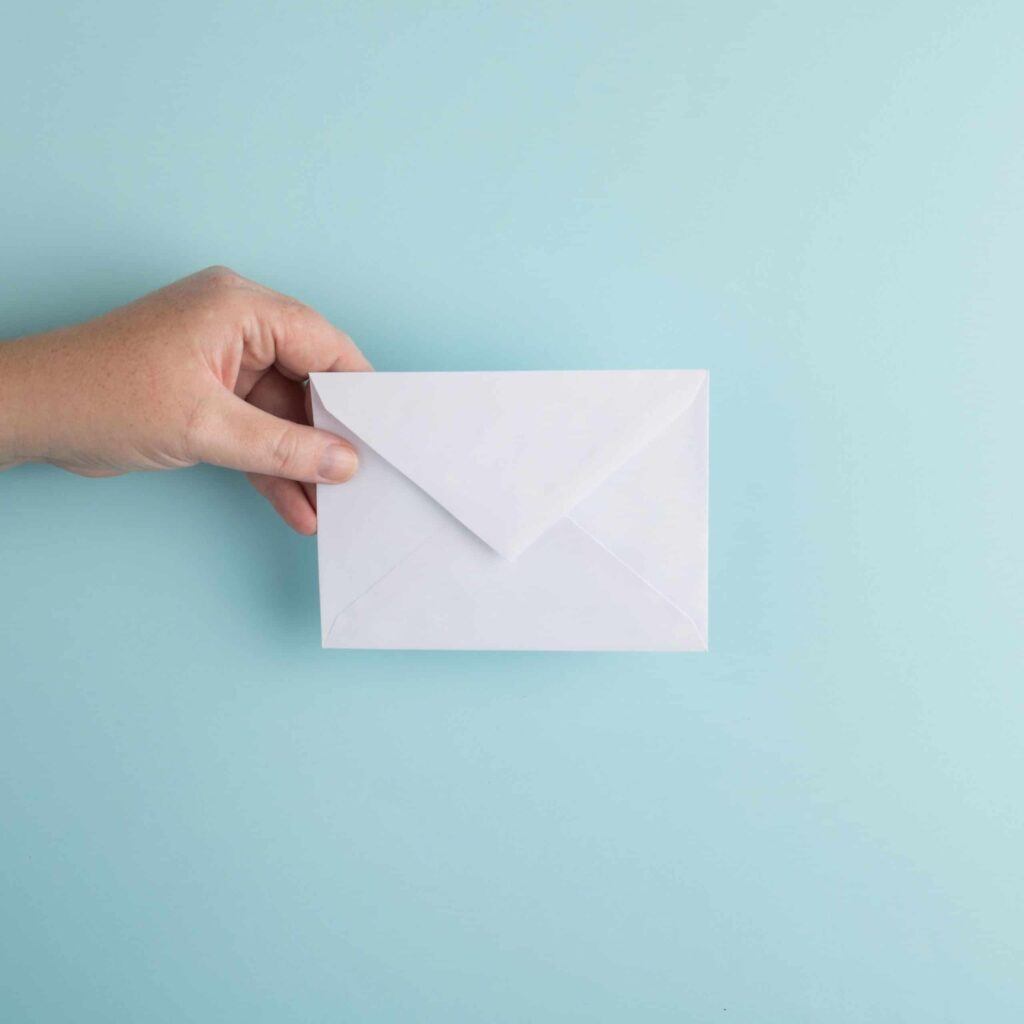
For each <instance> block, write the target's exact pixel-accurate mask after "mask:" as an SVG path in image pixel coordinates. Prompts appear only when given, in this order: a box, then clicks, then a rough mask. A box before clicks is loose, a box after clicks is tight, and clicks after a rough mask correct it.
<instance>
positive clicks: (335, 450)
mask: <svg viewBox="0 0 1024 1024" xmlns="http://www.w3.org/2000/svg"><path fill="white" fill-rule="evenodd" d="M358 465H359V459H358V457H357V456H356V453H355V452H354V451H353V450H352V449H351V448H346V447H345V445H343V444H330V445H328V446H327V447H326V448H325V449H324V453H323V455H321V456H320V468H319V473H320V479H321V480H323V482H324V483H327V484H343V483H344V482H345V481H346V480H348V479H349V478H350V477H351V476H352V474H353V473H354V472H355V471H356V466H358Z"/></svg>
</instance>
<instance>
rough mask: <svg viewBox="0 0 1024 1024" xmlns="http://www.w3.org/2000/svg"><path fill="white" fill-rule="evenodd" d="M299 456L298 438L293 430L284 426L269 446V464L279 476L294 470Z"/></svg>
mask: <svg viewBox="0 0 1024 1024" xmlns="http://www.w3.org/2000/svg"><path fill="white" fill-rule="evenodd" d="M298 456H299V439H298V437H297V436H296V433H295V431H293V430H289V429H287V428H285V429H284V430H282V431H280V433H278V435H277V437H275V438H274V440H273V442H272V443H271V448H270V464H271V466H272V467H273V468H274V470H275V472H276V473H277V474H278V475H279V476H284V475H286V474H287V473H288V472H289V471H294V469H295V465H296V461H297V459H298Z"/></svg>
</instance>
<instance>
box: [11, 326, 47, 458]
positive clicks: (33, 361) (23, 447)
mask: <svg viewBox="0 0 1024 1024" xmlns="http://www.w3.org/2000/svg"><path fill="white" fill-rule="evenodd" d="M45 349H46V346H45V344H44V343H43V342H42V339H35V338H21V339H18V340H16V341H4V342H0V468H5V467H7V466H12V465H17V464H18V463H19V462H32V461H35V460H39V459H45V458H46V457H47V451H46V445H45V443H44V434H43V432H42V431H41V430H40V423H41V422H42V420H43V419H44V418H45V416H46V412H45V406H46V405H47V401H46V399H47V394H46V392H47V388H46V382H45V365H44V364H45V355H46V352H45Z"/></svg>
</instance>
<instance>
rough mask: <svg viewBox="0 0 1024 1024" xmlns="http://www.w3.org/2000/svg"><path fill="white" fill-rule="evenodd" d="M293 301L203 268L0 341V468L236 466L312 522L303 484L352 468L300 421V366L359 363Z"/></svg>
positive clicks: (305, 527) (87, 470) (300, 520)
mask: <svg viewBox="0 0 1024 1024" xmlns="http://www.w3.org/2000/svg"><path fill="white" fill-rule="evenodd" d="M370 369H372V367H371V366H370V364H369V362H367V360H366V357H365V356H364V355H363V354H362V353H361V352H360V351H359V349H358V348H357V347H356V345H355V343H354V342H353V341H352V339H351V338H349V337H348V335H346V334H344V333H343V332H342V331H339V330H338V329H337V328H336V327H333V326H332V325H331V324H330V323H328V322H327V321H326V320H325V319H324V318H323V317H322V316H320V314H319V313H316V312H314V311H313V310H312V309H310V308H309V307H308V306H304V305H303V304H302V303H301V302H298V301H296V300H295V299H292V298H289V297H288V296H286V295H280V294H278V293H277V292H274V291H271V290H270V289H269V288H264V287H263V286H262V285H258V284H255V283H254V282H252V281H248V280H246V279H245V278H244V277H241V276H240V275H238V274H236V273H234V271H232V270H229V269H228V268H226V267H209V268H208V269H206V270H202V271H200V272H199V273H198V274H193V275H192V276H191V277H186V278H184V279H182V280H181V281H176V282H175V283H174V284H171V285H168V286H167V287H166V288H161V289H160V290H159V291H156V292H153V293H151V294H149V295H146V296H144V297H143V298H141V299H139V300H138V301H136V302H133V303H131V304H129V305H127V306H123V307H121V308H120V309H115V310H114V311H113V312H110V313H107V314H105V315H103V316H101V317H98V318H97V319H95V320H90V321H88V322H86V323H83V324H77V325H75V326H72V327H64V328H61V329H59V330H55V331H50V332H47V333H45V334H40V335H34V336H31V337H26V338H19V339H16V340H14V341H10V342H7V343H5V344H0V469H5V468H8V467H9V466H13V465H17V464H19V463H22V462H48V463H51V464H53V465H55V466H60V467H61V468H63V469H67V470H70V471H71V472H73V473H78V474H81V475H82V476H113V475H116V474H119V473H125V472H130V471H132V470H143V469H177V468H181V467H183V466H193V465H195V464H196V463H199V462H207V463H211V464H213V465H215V466H225V467H227V468H230V469H238V470H241V471H243V472H244V473H246V474H247V476H248V478H249V480H250V481H251V483H252V485H253V486H254V487H255V488H256V490H257V491H259V492H260V494H262V495H263V496H264V497H265V498H266V499H267V500H268V501H269V502H270V503H271V505H273V507H274V509H275V510H276V511H277V513H278V515H280V516H281V518H282V519H283V520H284V521H285V522H286V523H288V525H289V526H291V527H292V528H293V529H294V530H297V531H298V532H299V533H303V534H312V533H315V532H316V491H315V488H314V487H313V486H312V485H314V484H317V483H339V484H340V483H344V482H345V481H346V480H348V479H349V478H350V477H351V476H352V474H353V473H354V472H355V471H356V468H357V465H358V461H357V458H356V454H355V452H354V451H353V449H352V447H351V446H350V445H348V444H347V443H346V442H345V441H343V440H342V439H341V438H339V437H336V436H335V435H333V434H330V433H328V432H326V431H323V430H317V429H316V428H314V427H312V426H310V425H309V423H310V414H309V393H308V387H307V383H306V378H307V375H308V374H310V373H312V372H316V371H321V370H344V371H351V370H357V371H358V370H370Z"/></svg>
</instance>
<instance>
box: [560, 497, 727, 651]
mask: <svg viewBox="0 0 1024 1024" xmlns="http://www.w3.org/2000/svg"><path fill="white" fill-rule="evenodd" d="M563 518H564V519H565V521H566V522H570V523H572V525H573V526H575V527H576V529H577V530H579V531H580V533H582V534H583V535H584V536H586V537H589V538H590V539H591V540H592V541H593V542H594V543H595V544H596V545H597V546H598V547H599V548H600V549H601V550H602V551H604V552H605V553H606V554H608V555H609V556H610V557H611V558H614V559H615V561H616V562H618V563H619V565H621V566H622V567H623V568H625V569H627V570H629V572H631V573H632V574H633V575H634V576H635V577H636V578H637V579H638V580H639V581H640V582H641V583H642V584H643V585H644V586H645V587H647V589H648V590H650V591H651V592H652V593H654V594H657V595H658V597H660V598H661V600H662V601H664V602H665V604H667V605H668V606H669V607H670V608H671V609H672V610H673V611H675V612H678V613H679V614H680V615H681V616H682V617H683V618H684V619H686V621H687V622H689V624H690V625H691V626H692V627H693V631H694V632H695V633H696V634H697V636H698V637H699V638H700V641H701V643H702V644H704V647H705V649H706V648H707V646H708V638H707V637H706V636H705V635H704V633H703V631H702V630H701V628H700V627H699V626H698V625H697V623H696V622H694V621H693V616H692V615H691V614H690V613H689V612H688V611H686V610H685V609H683V608H680V607H679V605H677V604H676V603H675V601H673V600H672V599H671V598H670V597H668V596H666V595H665V594H663V593H662V592H661V591H660V590H659V589H658V588H657V587H656V586H654V584H653V583H651V582H650V580H646V579H644V577H643V576H641V575H640V573H638V572H637V571H636V569H634V568H633V566H631V565H630V564H629V562H627V561H626V560H625V559H624V558H622V557H621V556H620V555H617V554H616V553H615V552H614V551H612V549H611V548H610V547H608V545H607V544H605V543H604V542H603V541H600V540H598V539H597V537H595V536H594V535H593V534H592V533H591V532H590V531H589V530H587V529H584V528H583V527H582V526H580V524H579V523H578V522H576V520H575V519H573V517H572V516H571V515H567V516H564V517H563Z"/></svg>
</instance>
